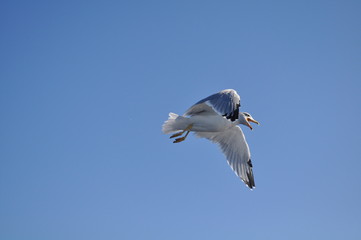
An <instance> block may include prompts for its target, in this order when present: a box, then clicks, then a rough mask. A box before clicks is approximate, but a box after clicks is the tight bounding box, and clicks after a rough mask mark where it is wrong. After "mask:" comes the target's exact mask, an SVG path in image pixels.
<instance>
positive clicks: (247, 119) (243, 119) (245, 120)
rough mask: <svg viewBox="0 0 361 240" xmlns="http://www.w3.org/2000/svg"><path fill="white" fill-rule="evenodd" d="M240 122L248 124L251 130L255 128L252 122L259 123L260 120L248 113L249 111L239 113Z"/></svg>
mask: <svg viewBox="0 0 361 240" xmlns="http://www.w3.org/2000/svg"><path fill="white" fill-rule="evenodd" d="M238 120H239V123H240V124H243V125H246V126H247V127H249V128H250V129H251V130H252V129H253V128H252V126H251V124H250V122H253V123H256V124H258V125H259V122H257V121H256V120H254V119H253V117H252V116H251V114H249V113H247V112H241V113H239V118H238Z"/></svg>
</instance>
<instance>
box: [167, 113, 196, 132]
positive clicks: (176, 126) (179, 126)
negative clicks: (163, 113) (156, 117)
mask: <svg viewBox="0 0 361 240" xmlns="http://www.w3.org/2000/svg"><path fill="white" fill-rule="evenodd" d="M189 124H190V123H189V118H186V117H183V116H179V115H178V114H175V113H169V118H168V120H167V121H165V122H164V124H163V126H162V131H163V133H165V134H168V133H172V132H176V131H180V130H184V129H185V128H187V126H188V125H189Z"/></svg>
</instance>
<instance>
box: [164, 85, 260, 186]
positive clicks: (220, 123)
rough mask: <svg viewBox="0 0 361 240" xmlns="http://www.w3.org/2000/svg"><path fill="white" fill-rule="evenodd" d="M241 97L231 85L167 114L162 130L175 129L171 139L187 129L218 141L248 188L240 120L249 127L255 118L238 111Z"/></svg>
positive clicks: (247, 155)
mask: <svg viewBox="0 0 361 240" xmlns="http://www.w3.org/2000/svg"><path fill="white" fill-rule="evenodd" d="M239 107H240V97H239V95H238V94H237V92H236V91H235V90H233V89H226V90H223V91H221V92H219V93H216V94H213V95H211V96H209V97H207V98H204V99H202V100H201V101H199V102H197V103H196V104H194V105H193V106H192V107H190V108H189V109H188V110H187V111H186V112H185V114H184V115H183V116H179V115H177V114H175V113H170V114H169V119H168V120H167V121H166V122H165V123H164V124H163V129H162V130H163V132H164V133H166V134H167V133H173V132H177V131H181V132H178V133H175V134H173V135H172V136H171V138H173V137H178V136H181V135H182V134H184V133H185V132H186V134H185V136H184V137H180V138H176V140H175V141H174V143H178V142H182V141H184V140H185V139H186V137H187V136H188V134H189V132H191V131H192V132H195V133H196V135H197V136H198V137H202V138H207V139H209V140H211V141H212V142H215V143H217V144H218V145H219V146H220V148H221V150H222V151H223V153H224V154H225V155H226V157H227V161H228V164H229V165H230V166H231V168H232V169H233V170H234V171H235V173H236V174H237V176H239V177H240V178H241V179H242V180H243V181H244V182H245V183H246V185H247V186H248V187H249V188H251V189H252V188H254V187H255V183H254V177H253V172H252V167H253V166H252V162H251V158H250V157H251V154H250V151H249V148H248V144H247V142H246V139H245V137H244V134H243V132H242V130H241V128H240V127H239V126H238V125H239V124H244V125H246V126H248V127H249V128H251V129H252V127H251V125H250V124H249V122H254V123H257V124H258V122H257V121H256V120H254V119H253V118H252V117H251V115H250V114H249V113H242V112H241V113H240V112H239Z"/></svg>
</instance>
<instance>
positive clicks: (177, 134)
mask: <svg viewBox="0 0 361 240" xmlns="http://www.w3.org/2000/svg"><path fill="white" fill-rule="evenodd" d="M185 131H186V130H183V131H180V132H177V133H175V134H173V135H172V136H170V137H169V138H174V137H178V136H180V135H182V134H183V133H184V132H185Z"/></svg>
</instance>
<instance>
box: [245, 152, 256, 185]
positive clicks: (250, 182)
mask: <svg viewBox="0 0 361 240" xmlns="http://www.w3.org/2000/svg"><path fill="white" fill-rule="evenodd" d="M247 164H248V166H249V171H247V179H248V181H247V182H246V184H247V186H248V187H249V188H250V189H253V188H255V187H256V183H255V182H254V176H253V171H252V167H253V165H252V161H251V159H248V161H247Z"/></svg>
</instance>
